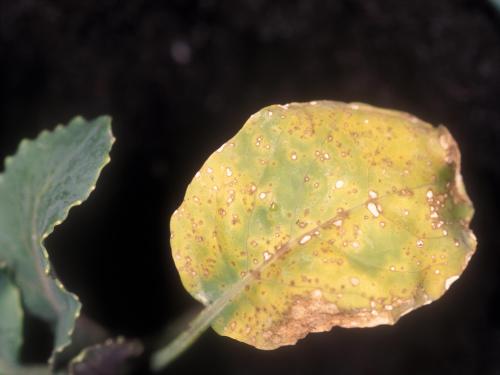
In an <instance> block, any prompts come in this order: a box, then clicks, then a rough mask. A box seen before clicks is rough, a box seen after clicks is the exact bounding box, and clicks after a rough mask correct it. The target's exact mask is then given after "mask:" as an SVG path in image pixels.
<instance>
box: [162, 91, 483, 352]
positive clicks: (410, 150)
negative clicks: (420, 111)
mask: <svg viewBox="0 0 500 375" xmlns="http://www.w3.org/2000/svg"><path fill="white" fill-rule="evenodd" d="M472 215H473V208H472V204H471V202H470V200H469V198H468V196H467V194H466V192H465V188H464V185H463V183H462V177H461V175H460V153H459V150H458V147H457V144H456V143H455V141H454V140H453V138H452V136H451V135H450V133H449V132H448V130H447V129H446V128H445V127H443V126H440V127H438V128H434V127H432V126H431V125H429V124H428V123H425V122H423V121H421V120H419V119H417V118H416V117H414V116H411V115H408V114H405V113H402V112H397V111H393V110H387V109H380V108H376V107H372V106H369V105H366V104H356V103H355V104H344V103H339V102H330V101H320V102H311V103H293V104H289V105H284V106H281V105H275V106H270V107H267V108H264V109H263V110H261V111H259V112H258V113H256V114H254V115H253V116H251V117H250V119H249V120H248V121H247V122H246V124H245V125H244V127H243V128H242V129H241V130H240V132H238V134H237V135H236V136H235V137H233V138H232V139H231V140H229V141H228V142H227V143H225V144H224V145H223V146H222V147H220V148H219V149H218V150H217V152H215V153H214V154H212V155H211V156H210V157H209V159H208V160H207V161H206V162H205V164H204V165H203V167H202V168H201V169H200V170H199V172H197V173H196V175H195V177H194V179H193V181H192V182H191V184H190V185H189V187H188V189H187V192H186V195H185V198H184V201H183V203H182V205H181V206H180V208H179V209H178V210H176V212H175V213H174V214H173V216H172V219H171V245H172V254H173V258H174V260H175V263H176V266H177V268H178V270H179V273H180V276H181V280H182V283H183V284H184V286H185V288H186V289H187V290H188V291H189V292H190V293H191V294H192V295H193V296H194V297H195V298H196V299H197V300H198V301H200V302H202V303H203V304H205V305H211V306H218V307H217V308H219V307H220V306H224V308H223V309H222V308H221V309H222V312H221V313H220V314H219V315H218V316H217V317H216V318H215V320H213V323H212V326H213V328H214V329H215V331H217V332H218V333H219V334H221V335H225V336H229V337H232V338H234V339H237V340H239V341H242V342H245V343H248V344H251V345H253V346H255V347H257V348H260V349H274V348H277V347H280V346H282V345H290V344H294V343H295V342H296V341H297V340H298V339H300V338H302V337H304V336H305V335H307V334H308V333H309V332H320V331H328V330H330V329H331V327H332V326H342V327H371V326H376V325H379V324H393V323H395V322H396V321H397V320H398V319H399V318H400V317H401V316H402V315H404V314H406V313H408V312H410V311H412V310H414V309H415V308H417V307H419V306H422V305H424V304H428V303H430V302H432V301H434V300H436V299H438V298H439V297H440V296H441V295H443V293H445V291H446V290H447V289H448V288H449V286H450V285H451V284H452V283H453V282H454V281H455V280H456V279H457V278H458V277H459V275H460V274H461V273H462V271H463V270H464V268H465V267H466V265H467V262H468V261H469V259H470V257H471V255H472V253H473V252H474V250H475V247H476V240H475V237H474V235H473V233H472V232H471V231H470V230H469V228H468V225H469V222H470V220H471V218H472ZM222 300H225V301H226V302H224V301H222ZM221 301H222V302H221ZM217 308H216V307H214V308H213V309H212V310H213V311H215V312H216V311H217Z"/></svg>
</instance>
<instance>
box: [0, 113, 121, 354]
mask: <svg viewBox="0 0 500 375" xmlns="http://www.w3.org/2000/svg"><path fill="white" fill-rule="evenodd" d="M112 142H113V137H112V135H111V128H110V119H109V118H108V117H100V118H98V119H96V120H94V121H90V122H87V121H85V120H84V119H83V118H80V117H78V118H75V119H74V120H72V121H71V123H70V124H69V125H68V126H67V127H63V126H58V127H57V128H56V129H55V130H54V131H53V132H48V131H44V132H42V133H41V134H40V136H39V137H38V138H37V139H36V140H34V141H29V140H23V141H22V142H21V144H20V146H19V150H18V152H17V154H16V155H15V156H14V157H9V158H7V159H6V161H5V165H6V169H5V172H4V173H3V174H2V175H0V261H1V262H3V263H4V264H5V265H6V266H7V267H8V268H9V269H10V270H11V271H12V273H13V275H14V278H15V283H16V285H17V286H18V287H19V289H20V291H21V295H22V299H23V303H24V306H25V308H26V309H28V310H29V312H30V313H31V314H33V315H35V316H37V317H39V318H40V319H42V320H44V321H46V322H48V323H49V324H50V325H51V326H52V327H53V330H54V336H55V343H54V353H56V352H59V351H61V350H62V349H63V348H64V347H66V346H67V345H68V344H69V342H70V336H71V333H72V331H73V326H74V322H75V319H76V317H77V316H78V314H79V312H80V306H81V305H80V302H79V301H78V298H77V297H76V296H75V295H74V294H72V293H69V292H68V291H66V290H65V288H64V287H63V285H62V284H61V282H60V281H59V280H58V279H57V278H56V277H55V275H54V273H53V271H52V270H51V266H50V262H49V259H48V254H47V251H46V249H45V248H44V246H43V245H42V241H43V240H44V239H45V238H46V237H47V236H48V235H49V234H50V233H51V232H52V231H53V229H54V226H55V225H58V224H60V223H61V222H62V221H64V220H65V218H66V216H67V215H68V211H69V209H70V208H71V207H73V206H75V205H78V204H80V203H82V201H84V200H85V199H86V198H87V197H88V196H89V194H90V192H91V191H92V190H93V189H94V186H95V183H96V181H97V177H98V175H99V173H100V171H101V169H102V168H103V167H104V165H105V164H106V163H107V162H108V161H109V156H108V153H109V150H110V148H111V144H112Z"/></svg>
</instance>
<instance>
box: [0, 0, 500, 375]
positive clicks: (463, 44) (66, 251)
mask: <svg viewBox="0 0 500 375" xmlns="http://www.w3.org/2000/svg"><path fill="white" fill-rule="evenodd" d="M313 99H333V100H341V101H354V100H355V101H363V102H368V103H371V104H374V105H378V106H386V107H390V108H395V109H400V110H404V111H408V112H411V113H413V114H415V115H417V116H419V117H421V118H423V119H424V120H427V121H429V122H431V123H434V124H439V123H443V124H446V125H447V126H448V127H449V129H450V130H451V132H452V133H453V134H454V136H455V137H456V138H457V140H458V142H459V144H460V145H461V149H462V153H463V174H464V178H465V182H466V186H467V188H468V192H469V194H470V196H471V198H472V200H473V201H474V202H475V206H476V216H475V219H474V221H473V224H472V227H473V229H474V231H475V232H476V234H477V237H478V239H479V247H478V251H477V254H476V255H475V256H474V257H473V259H472V261H471V263H470V265H469V267H468V269H467V270H466V271H465V273H464V275H463V276H462V278H461V279H460V280H459V281H458V282H457V283H456V284H455V285H454V286H453V288H451V290H450V291H449V292H448V293H447V294H446V295H445V296H444V297H443V298H442V299H441V300H439V301H438V302H435V303H433V304H432V305H430V306H426V307H424V308H422V309H419V310H418V311H416V312H414V313H412V314H410V315H409V316H406V317H404V318H403V319H401V321H400V322H399V323H398V324H397V325H396V326H394V327H388V326H383V327H378V328H373V329H367V330H356V329H353V330H345V329H339V328H335V329H333V331H332V332H330V333H323V334H312V335H310V336H308V337H307V339H305V340H302V341H300V342H299V343H298V344H297V345H296V346H294V347H286V348H282V349H279V350H276V351H270V352H264V351H259V350H256V349H253V348H252V347H250V346H247V345H245V344H241V343H238V342H236V341H233V340H231V339H227V338H223V337H219V336H217V335H216V334H215V333H213V332H212V331H210V332H207V333H205V334H204V335H203V336H202V338H201V339H200V340H199V341H198V342H197V343H196V344H195V345H194V346H193V347H192V348H191V349H190V350H189V351H188V352H187V353H185V355H183V356H182V357H181V358H180V359H179V360H178V361H177V362H175V363H174V364H173V365H172V366H171V367H170V368H169V369H168V371H166V372H165V373H175V374H189V373H192V372H193V371H194V370H195V369H198V370H202V371H204V372H208V373H214V374H256V373H257V374H262V375H264V374H271V373H272V374H309V373H311V374H336V375H341V374H432V373H436V374H437V373H439V374H500V303H499V300H500V256H499V251H500V237H499V233H500V230H499V228H498V224H499V222H500V220H499V212H500V204H499V203H500V199H499V196H500V166H499V163H500V14H499V13H497V12H496V10H495V8H494V7H493V6H492V5H491V4H490V3H488V2H486V1H444V0H439V1H436V0H419V1H403V0H385V1H382V0H381V1H370V0H350V1H312V0H304V1H271V0H268V1H264V0H242V1H236V0H226V1H217V0H203V1H181V0H169V1H140V0H86V1H68V0H60V1H55V0H12V1H9V0H0V124H1V125H0V151H1V152H0V154H1V155H0V156H1V157H2V158H3V157H5V156H7V155H8V154H12V153H14V152H15V149H16V147H17V144H18V142H19V140H20V139H21V138H24V137H31V138H32V137H35V136H36V135H37V133H38V132H39V131H40V130H42V129H45V128H52V127H53V126H54V125H55V124H57V123H60V122H64V123H65V122H67V121H68V120H69V119H70V118H71V117H72V116H74V115H77V114H82V115H84V116H85V117H87V118H92V117H95V116H97V115H99V114H110V115H111V116H112V117H113V121H114V125H113V129H114V133H115V135H116V138H117V142H116V144H115V146H114V148H113V151H112V163H111V165H109V166H108V167H107V168H106V169H105V171H104V173H103V175H102V177H101V179H100V181H99V183H98V187H97V189H96V191H95V192H94V194H93V195H92V196H91V198H90V199H89V200H88V201H87V202H86V203H85V204H84V205H83V206H82V207H79V208H76V209H74V210H73V211H72V212H71V214H70V217H69V219H68V220H67V222H66V223H65V224H64V225H63V226H62V227H60V228H58V230H57V231H56V233H55V234H54V235H53V236H52V237H51V238H50V239H49V241H48V247H49V249H50V252H51V254H52V257H53V260H54V262H55V266H56V270H57V272H58V273H59V275H60V277H61V278H62V280H63V281H64V283H65V284H66V285H67V287H68V288H69V289H70V290H72V291H74V292H76V293H77V294H78V295H79V296H80V297H81V300H82V301H83V304H84V308H85V312H86V313H87V314H88V315H89V316H90V317H91V318H93V319H95V320H96V321H98V322H100V323H101V324H103V325H105V326H107V327H108V328H110V329H111V331H112V332H113V333H114V334H125V335H127V336H130V337H150V336H152V335H155V334H157V333H159V332H160V331H161V329H162V328H163V327H164V326H165V325H166V324H168V323H171V322H173V321H174V320H176V319H178V318H179V317H181V316H182V315H183V314H184V313H185V312H187V311H189V310H191V309H193V308H194V307H196V306H197V304H196V302H194V300H193V299H192V298H191V297H190V296H189V294H188V293H187V292H185V291H184V289H183V287H182V286H181V283H180V281H179V278H178V275H177V272H176V270H175V268H174V266H173V262H172V260H171V257H170V249H169V244H168V237H169V233H168V220H169V216H170V214H171V213H172V211H173V210H174V209H175V208H176V207H177V206H178V205H179V204H180V202H181V200H182V197H183V193H184V190H185V187H186V185H187V184H188V182H189V181H190V179H191V177H192V176H193V175H194V173H195V172H196V171H197V169H198V167H199V166H200V165H201V163H202V162H203V161H204V160H205V159H206V158H207V157H208V156H209V155H210V153H211V152H212V151H213V150H214V149H216V148H217V147H218V146H219V145H220V144H222V143H223V142H224V141H225V140H226V139H227V138H229V137H230V136H232V135H233V134H234V133H235V132H236V131H237V130H238V129H239V128H240V127H241V125H242V124H243V122H244V121H245V120H246V118H247V117H248V116H249V115H250V114H251V113H253V112H255V111H257V110H258V109H260V108H261V107H263V106H265V105H268V104H273V103H287V102H290V101H309V100H313ZM0 318H1V317H0ZM35 326H36V324H35ZM28 336H29V334H28ZM31 340H32V341H31V342H28V344H30V345H33V343H34V344H35V345H36V348H40V349H39V352H40V353H39V354H38V356H39V357H40V358H43V356H44V355H46V350H45V349H43V348H44V347H48V345H47V342H45V344H44V342H43V340H40V339H39V338H35V336H33V337H32V338H31ZM37 340H39V341H40V342H38V341H37ZM44 351H45V352H44ZM35 357H36V355H35ZM32 359H33V358H32ZM35 359H36V358H35ZM139 373H146V372H145V370H144V369H143V370H139Z"/></svg>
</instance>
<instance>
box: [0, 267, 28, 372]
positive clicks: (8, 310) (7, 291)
mask: <svg viewBox="0 0 500 375" xmlns="http://www.w3.org/2000/svg"><path fill="white" fill-rule="evenodd" d="M22 324H23V310H22V307H21V297H20V294H19V290H18V289H17V287H16V286H15V285H14V283H13V282H12V281H11V280H10V278H9V276H8V275H7V273H6V271H5V270H3V269H2V268H1V267H0V373H2V371H5V372H7V371H8V370H9V369H11V368H14V367H16V366H17V365H18V362H19V350H20V348H21V344H22V339H23V327H22Z"/></svg>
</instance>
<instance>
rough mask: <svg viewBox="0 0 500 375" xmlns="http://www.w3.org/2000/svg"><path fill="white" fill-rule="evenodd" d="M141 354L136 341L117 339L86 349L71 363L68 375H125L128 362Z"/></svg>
mask: <svg viewBox="0 0 500 375" xmlns="http://www.w3.org/2000/svg"><path fill="white" fill-rule="evenodd" d="M142 352H143V347H142V344H141V343H140V342H139V341H137V340H126V339H124V338H123V337H119V338H118V339H116V340H107V341H106V342H105V343H104V344H99V345H94V346H92V347H89V348H86V349H85V350H84V351H82V352H81V353H80V355H79V356H77V357H75V358H74V359H73V361H71V363H70V366H69V373H70V375H93V374H102V375H114V374H123V373H125V371H126V369H127V366H128V365H129V364H130V361H131V360H132V359H134V358H136V357H138V356H139V355H141V354H142Z"/></svg>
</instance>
